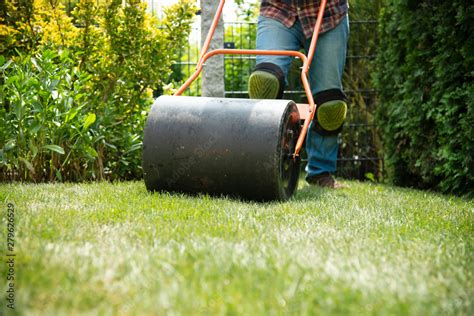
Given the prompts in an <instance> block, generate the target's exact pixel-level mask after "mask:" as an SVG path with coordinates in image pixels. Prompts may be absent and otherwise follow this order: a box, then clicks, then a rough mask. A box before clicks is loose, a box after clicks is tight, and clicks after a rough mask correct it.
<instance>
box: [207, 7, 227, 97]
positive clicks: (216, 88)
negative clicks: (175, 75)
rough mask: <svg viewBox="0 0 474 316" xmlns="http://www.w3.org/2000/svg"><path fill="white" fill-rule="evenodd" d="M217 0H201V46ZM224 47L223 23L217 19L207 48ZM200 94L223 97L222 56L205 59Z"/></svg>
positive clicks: (214, 11) (215, 8)
mask: <svg viewBox="0 0 474 316" xmlns="http://www.w3.org/2000/svg"><path fill="white" fill-rule="evenodd" d="M218 5H219V1H216V0H201V46H202V44H203V43H204V41H205V39H206V35H207V32H208V31H209V28H210V26H211V23H212V19H213V18H214V14H215V13H216V11H217V7H218ZM223 47H224V23H223V22H222V18H221V20H220V21H219V25H218V26H217V29H216V32H215V33H214V37H213V39H212V41H211V45H210V46H209V50H212V49H217V48H223ZM202 96H204V97H222V98H223V97H224V96H225V87H224V56H223V55H217V56H214V57H211V58H210V59H208V60H207V61H206V64H205V66H204V70H203V74H202Z"/></svg>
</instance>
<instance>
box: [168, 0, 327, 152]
mask: <svg viewBox="0 0 474 316" xmlns="http://www.w3.org/2000/svg"><path fill="white" fill-rule="evenodd" d="M326 2H327V0H321V3H320V6H319V12H318V17H317V19H316V24H315V25H314V31H313V37H312V38H311V43H310V45H309V50H308V57H306V56H305V55H304V54H302V53H300V52H297V51H283V50H251V49H215V50H212V51H210V52H208V49H209V44H210V43H211V40H212V37H213V35H214V32H215V30H216V27H217V24H218V23H219V19H220V17H221V14H222V9H223V8H224V4H225V0H220V2H219V6H218V8H217V12H216V14H215V15H214V19H213V21H212V24H211V27H210V28H209V32H208V33H207V37H206V40H205V41H204V45H203V47H202V49H201V55H200V57H199V61H198V63H197V66H196V70H195V71H194V73H193V74H192V75H191V76H190V77H189V78H188V80H186V82H185V83H184V84H183V85H182V86H181V87H180V88H179V89H178V90H177V91H176V93H175V94H174V95H175V96H179V95H181V94H182V93H183V92H184V91H185V90H186V89H187V88H188V87H189V86H190V85H191V83H192V82H193V81H194V80H196V78H197V77H198V76H199V74H200V73H201V71H202V68H203V66H204V62H205V61H206V60H207V59H209V58H210V57H212V56H214V55H278V56H293V57H298V58H300V59H301V60H302V61H303V67H302V68H301V82H302V83H303V88H304V91H305V93H306V97H307V98H308V106H309V115H308V117H306V119H305V120H304V123H303V128H302V129H301V133H300V135H299V136H298V140H297V142H296V146H295V152H294V153H293V158H296V157H297V156H298V155H299V152H300V151H301V148H302V147H303V143H304V140H305V138H306V133H307V132H308V127H309V124H310V123H311V121H312V120H313V117H314V113H315V112H316V105H315V103H314V99H313V94H312V93H311V87H310V86H309V82H308V71H309V66H310V65H311V61H312V60H313V57H314V52H315V50H316V42H317V41H318V36H319V30H320V28H321V24H322V20H323V14H324V8H325V7H326Z"/></svg>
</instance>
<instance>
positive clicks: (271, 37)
mask: <svg viewBox="0 0 474 316" xmlns="http://www.w3.org/2000/svg"><path fill="white" fill-rule="evenodd" d="M304 40H305V39H304V36H303V31H302V29H301V26H300V24H299V23H296V24H295V25H294V26H293V27H291V28H287V27H286V26H285V25H283V24H282V23H280V22H278V21H276V20H274V19H270V18H267V17H264V16H259V18H258V27H257V49H259V50H299V49H300V48H301V47H302V46H303V44H304ZM292 59H293V58H292V57H290V56H270V55H257V60H256V64H257V66H256V68H255V70H254V72H252V75H251V76H250V78H249V95H250V98H257V99H275V98H280V97H281V96H282V95H283V89H284V86H285V82H286V76H287V74H288V69H289V67H290V65H291V61H292Z"/></svg>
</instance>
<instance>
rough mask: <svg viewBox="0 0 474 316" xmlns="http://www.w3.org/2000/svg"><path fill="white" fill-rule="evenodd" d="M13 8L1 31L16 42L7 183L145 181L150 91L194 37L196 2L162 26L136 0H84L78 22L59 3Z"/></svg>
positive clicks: (4, 154) (180, 7) (4, 159)
mask: <svg viewBox="0 0 474 316" xmlns="http://www.w3.org/2000/svg"><path fill="white" fill-rule="evenodd" d="M9 5H10V6H7V7H6V9H7V10H8V9H9V8H10V10H11V12H10V14H8V15H7V17H8V19H4V20H3V22H4V23H5V24H3V26H4V27H3V28H1V29H0V30H3V31H4V32H3V33H2V34H0V35H5V34H6V38H9V41H8V42H4V44H5V45H3V46H2V54H3V55H2V57H1V58H0V67H1V77H0V80H1V81H2V86H1V90H0V91H1V93H2V94H1V101H2V105H1V108H0V166H1V172H0V177H1V178H3V179H10V180H11V179H22V180H33V181H45V180H49V181H51V180H59V181H64V180H68V181H77V180H89V179H103V178H107V179H130V178H136V177H140V176H141V172H142V171H141V146H142V143H141V139H142V135H143V126H144V122H145V118H146V113H147V111H148V109H149V106H150V104H151V103H152V101H153V98H152V92H153V90H156V89H160V88H161V87H162V86H163V85H164V84H165V81H166V79H167V78H168V76H169V74H170V69H171V65H172V63H173V51H175V50H177V49H178V48H179V47H180V46H181V45H182V44H183V41H185V40H186V38H187V34H188V33H189V31H190V23H191V21H192V17H193V15H194V6H193V4H192V1H191V0H182V1H180V2H179V3H178V4H176V5H174V6H172V7H171V8H170V9H169V10H167V12H166V18H165V19H163V20H162V21H158V20H156V19H155V18H153V17H151V16H150V15H148V14H147V13H146V11H145V5H144V4H142V3H141V2H140V1H136V0H134V1H128V2H127V4H126V5H122V1H112V2H111V3H109V4H106V5H100V6H97V2H96V1H93V0H81V1H79V3H78V5H77V7H76V8H75V9H74V11H73V12H72V17H69V16H68V15H67V14H66V12H65V10H64V7H63V6H61V5H60V3H59V2H58V1H57V0H45V1H34V2H24V3H23V2H21V5H19V4H18V5H16V6H15V5H13V4H12V3H11V2H10V3H9ZM3 9H5V8H3ZM5 57H7V58H5ZM8 57H9V59H8Z"/></svg>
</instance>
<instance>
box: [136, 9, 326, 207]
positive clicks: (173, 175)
mask: <svg viewBox="0 0 474 316" xmlns="http://www.w3.org/2000/svg"><path fill="white" fill-rule="evenodd" d="M224 3H225V0H220V2H219V6H218V9H217V12H216V14H215V16H214V19H213V21H212V24H211V27H210V29H209V32H208V34H207V37H206V40H205V42H204V44H203V47H202V50H201V55H200V58H199V60H198V63H197V66H196V70H195V72H194V73H193V74H192V75H191V76H190V77H189V78H188V80H186V82H185V83H184V84H183V85H182V86H181V87H180V88H179V89H178V90H177V91H176V93H175V94H174V95H173V96H160V97H158V98H157V99H156V100H155V102H154V104H153V106H152V108H151V111H150V113H149V115H148V118H147V122H146V125H145V132H144V134H145V135H144V139H143V173H144V180H145V185H146V188H147V190H149V191H174V192H184V193H208V194H212V195H216V194H217V195H220V194H224V195H230V196H237V197H240V198H244V199H250V200H258V201H268V200H287V199H288V198H290V197H291V196H292V195H293V193H294V192H295V190H296V188H297V185H298V178H299V172H300V156H299V152H300V150H301V148H302V146H303V143H304V140H305V137H306V133H307V131H308V127H309V124H310V122H311V120H312V119H313V116H314V113H315V110H316V105H315V103H314V100H313V95H312V93H311V89H310V86H309V83H308V70H309V65H310V64H311V60H312V59H313V56H314V51H315V48H316V42H317V40H318V34H319V29H320V26H321V21H322V18H323V13H324V8H325V6H326V0H322V1H321V4H320V9H319V13H318V17H317V20H316V24H315V27H314V32H313V37H312V40H311V44H310V48H309V50H308V56H306V55H304V54H302V53H301V52H298V51H280V50H247V49H216V50H212V51H208V48H209V44H210V42H211V39H212V36H213V34H214V31H215V29H216V26H217V23H218V21H219V18H220V16H221V13H222V9H223V7H224ZM218 54H225V55H227V54H234V55H285V56H293V57H297V58H300V59H301V60H302V61H303V66H302V70H301V81H302V84H303V87H304V90H305V93H306V97H307V100H308V104H298V105H297V104H295V102H293V101H291V100H266V99H265V100H255V99H235V98H208V97H186V96H181V94H182V93H183V92H184V91H185V90H186V89H187V88H188V87H189V85H190V84H191V83H192V82H193V81H194V80H195V79H196V78H197V77H198V76H199V74H200V73H201V71H202V68H203V66H204V62H205V61H206V60H207V59H209V58H210V57H212V56H214V55H218ZM301 122H303V124H301Z"/></svg>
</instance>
